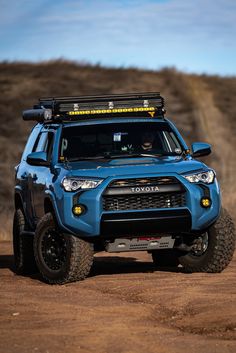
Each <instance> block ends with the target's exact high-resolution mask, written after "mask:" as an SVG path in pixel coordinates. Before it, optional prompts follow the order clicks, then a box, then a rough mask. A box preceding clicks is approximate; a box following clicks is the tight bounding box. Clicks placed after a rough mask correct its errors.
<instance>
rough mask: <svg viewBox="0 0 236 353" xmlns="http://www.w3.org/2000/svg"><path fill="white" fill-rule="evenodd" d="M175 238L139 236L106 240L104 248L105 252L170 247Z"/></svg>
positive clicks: (172, 245)
mask: <svg viewBox="0 0 236 353" xmlns="http://www.w3.org/2000/svg"><path fill="white" fill-rule="evenodd" d="M174 243H175V239H173V238H172V237H171V236H164V237H141V238H132V239H122V238H119V239H115V240H114V241H113V242H109V241H107V242H106V243H105V249H106V251H107V252H123V251H140V250H146V251H150V250H156V249H172V248H173V247H174Z"/></svg>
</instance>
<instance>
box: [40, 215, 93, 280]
mask: <svg viewBox="0 0 236 353" xmlns="http://www.w3.org/2000/svg"><path fill="white" fill-rule="evenodd" d="M34 253H35V259H36V263H37V266H38V268H39V271H40V273H41V275H42V276H43V278H44V279H45V281H46V282H48V283H52V284H64V283H68V282H73V281H78V280H82V279H84V278H85V277H86V276H87V275H88V274H89V272H90V269H91V266H92V263H93V247H92V245H91V244H90V243H88V242H86V241H84V240H82V239H80V238H77V237H75V236H73V235H71V234H63V233H61V232H59V230H58V229H57V227H56V224H55V221H54V219H53V216H52V214H51V213H47V214H46V215H45V216H44V217H43V218H42V219H41V220H40V221H39V223H38V225H37V228H36V232H35V240H34Z"/></svg>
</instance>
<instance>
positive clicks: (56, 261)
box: [41, 229, 67, 271]
mask: <svg viewBox="0 0 236 353" xmlns="http://www.w3.org/2000/svg"><path fill="white" fill-rule="evenodd" d="M41 253H42V258H43V260H44V262H45V264H46V266H47V267H48V268H49V269H50V270H52V271H60V270H61V269H62V268H63V267H64V265H65V263H66V256H67V248H66V240H65V238H64V236H63V235H62V234H60V233H58V232H57V231H56V230H55V229H48V230H47V231H46V232H45V233H44V235H43V238H42V243H41Z"/></svg>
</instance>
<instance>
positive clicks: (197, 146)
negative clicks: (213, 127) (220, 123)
mask: <svg viewBox="0 0 236 353" xmlns="http://www.w3.org/2000/svg"><path fill="white" fill-rule="evenodd" d="M192 152H193V153H192V157H203V156H208V154H210V153H211V145H210V144H209V143H204V142H194V143H193V144H192Z"/></svg>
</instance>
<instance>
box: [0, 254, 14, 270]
mask: <svg viewBox="0 0 236 353" xmlns="http://www.w3.org/2000/svg"><path fill="white" fill-rule="evenodd" d="M1 268H8V269H9V270H11V271H14V257H13V255H0V269H1Z"/></svg>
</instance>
